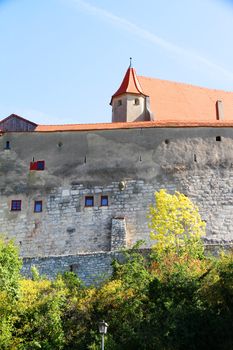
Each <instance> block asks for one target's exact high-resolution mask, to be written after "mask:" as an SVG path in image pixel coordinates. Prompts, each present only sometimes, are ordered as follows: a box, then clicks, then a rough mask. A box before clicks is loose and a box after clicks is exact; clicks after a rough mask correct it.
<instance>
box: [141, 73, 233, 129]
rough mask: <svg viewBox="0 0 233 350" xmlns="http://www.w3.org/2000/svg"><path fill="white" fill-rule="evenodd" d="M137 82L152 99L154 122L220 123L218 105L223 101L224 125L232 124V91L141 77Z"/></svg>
mask: <svg viewBox="0 0 233 350" xmlns="http://www.w3.org/2000/svg"><path fill="white" fill-rule="evenodd" d="M138 80H139V81H140V84H141V86H142V88H143V91H144V93H145V94H146V95H149V96H150V110H151V111H152V113H153V114H154V117H155V120H158V121H169V120H173V121H176V122H182V121H183V122H185V123H199V122H201V123H203V122H213V123H216V124H217V123H218V122H219V121H218V120H217V117H216V102H217V100H221V101H222V103H223V110H224V118H223V120H222V122H223V123H225V122H229V121H231V122H233V92H227V91H222V90H214V89H207V88H203V87H198V86H193V85H189V84H184V83H175V82H172V81H166V80H160V79H152V78H146V77H142V76H139V77H138Z"/></svg>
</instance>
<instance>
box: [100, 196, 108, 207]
mask: <svg viewBox="0 0 233 350" xmlns="http://www.w3.org/2000/svg"><path fill="white" fill-rule="evenodd" d="M101 206H102V207H107V206H108V196H101Z"/></svg>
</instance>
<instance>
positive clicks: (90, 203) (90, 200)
mask: <svg viewBox="0 0 233 350" xmlns="http://www.w3.org/2000/svg"><path fill="white" fill-rule="evenodd" d="M93 206H94V197H93V196H88V197H85V207H93Z"/></svg>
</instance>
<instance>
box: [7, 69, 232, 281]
mask: <svg viewBox="0 0 233 350" xmlns="http://www.w3.org/2000/svg"><path fill="white" fill-rule="evenodd" d="M110 104H111V106H112V123H105V124H83V125H80V124H75V125H37V124H36V123H34V122H31V121H29V120H26V119H24V118H22V117H19V116H17V115H14V114H12V115H10V116H9V117H7V118H5V119H3V120H1V121H0V130H1V137H0V143H1V144H0V190H1V197H0V227H1V233H3V234H5V235H6V236H7V237H9V238H15V241H16V244H17V245H18V246H19V248H20V254H21V256H22V257H23V258H24V273H26V274H28V273H29V271H30V267H31V266H32V265H36V266H37V267H38V269H39V271H40V272H41V273H44V274H47V275H48V276H50V277H53V276H54V275H55V274H56V273H57V272H59V271H60V272H64V271H75V272H77V273H78V275H79V276H80V277H81V278H82V279H83V280H84V281H85V282H86V283H92V282H93V281H94V280H95V279H96V278H100V276H104V275H109V273H111V266H110V263H111V260H112V257H114V256H116V255H117V254H118V252H119V251H120V250H121V249H122V248H123V247H130V246H132V245H133V244H134V243H135V242H136V241H138V240H139V239H143V240H145V245H144V247H145V248H148V247H150V246H151V241H150V238H149V228H148V222H147V213H148V207H149V205H150V204H151V203H154V192H155V191H157V190H160V189H161V188H166V189H167V190H168V191H169V192H174V191H175V190H178V191H180V192H182V193H184V194H186V195H187V196H188V197H190V198H191V199H192V200H193V201H194V202H195V203H196V204H197V205H198V206H199V209H200V213H201V215H202V218H203V219H204V220H205V221H206V224H207V236H206V239H205V241H206V244H207V245H213V246H214V245H219V244H220V245H229V244H231V243H232V241H233V215H232V214H233V152H232V151H233V92H225V91H220V90H212V89H207V88H200V87H196V86H191V85H188V84H183V83H174V82H170V81H163V80H159V79H153V78H146V77H143V76H137V74H136V71H135V69H134V68H132V67H129V68H128V70H127V72H126V74H125V77H124V79H123V81H122V84H121V85H120V87H119V89H118V90H117V91H116V93H115V94H113V96H112V98H111V102H110Z"/></svg>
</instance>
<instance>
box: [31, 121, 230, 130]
mask: <svg viewBox="0 0 233 350" xmlns="http://www.w3.org/2000/svg"><path fill="white" fill-rule="evenodd" d="M179 127H180V128H195V127H230V128H233V120H232V121H231V122H230V121H229V122H222V121H217V122H205V121H204V122H201V121H200V122H198V121H197V122H185V121H178V122H177V121H172V120H170V121H167V120H166V121H153V122H131V123H98V124H65V125H38V126H37V128H36V129H35V131H36V132H55V131H58V132H59V131H60V132H63V131H91V130H93V131H95V130H114V129H137V128H138V129H140V128H179Z"/></svg>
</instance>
